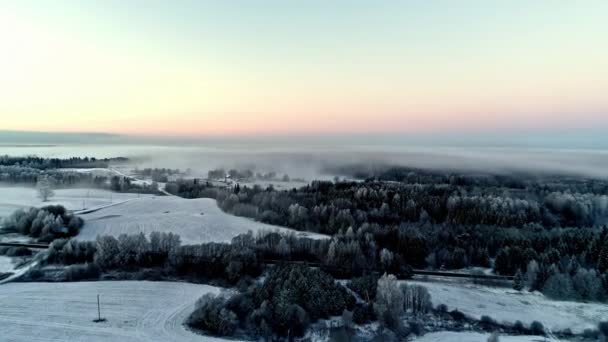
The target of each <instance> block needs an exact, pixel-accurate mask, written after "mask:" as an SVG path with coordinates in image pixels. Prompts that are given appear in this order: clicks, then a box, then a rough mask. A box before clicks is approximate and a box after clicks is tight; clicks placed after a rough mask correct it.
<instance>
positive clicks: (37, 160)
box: [0, 155, 128, 170]
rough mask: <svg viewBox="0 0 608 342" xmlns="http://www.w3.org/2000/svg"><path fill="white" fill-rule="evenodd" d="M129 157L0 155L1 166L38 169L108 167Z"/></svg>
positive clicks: (125, 160)
mask: <svg viewBox="0 0 608 342" xmlns="http://www.w3.org/2000/svg"><path fill="white" fill-rule="evenodd" d="M127 161H128V159H127V158H123V157H117V158H103V159H96V158H93V157H91V158H89V157H71V158H41V157H34V156H28V157H12V156H8V155H5V156H0V165H1V166H21V167H28V168H32V169H38V170H48V169H63V168H107V167H108V166H109V165H110V163H124V162H127Z"/></svg>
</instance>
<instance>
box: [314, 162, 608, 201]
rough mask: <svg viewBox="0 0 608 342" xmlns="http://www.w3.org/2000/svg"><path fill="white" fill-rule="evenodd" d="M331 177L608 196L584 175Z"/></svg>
mask: <svg viewBox="0 0 608 342" xmlns="http://www.w3.org/2000/svg"><path fill="white" fill-rule="evenodd" d="M324 171H325V172H328V173H330V174H340V175H345V176H347V177H351V178H354V179H359V180H367V181H370V180H378V181H389V182H399V183H405V184H450V185H455V186H459V187H463V188H465V189H467V190H472V189H475V188H484V189H486V190H487V191H490V190H494V193H495V194H500V193H501V192H502V190H503V189H512V190H527V191H532V192H534V193H538V192H570V193H592V194H595V195H608V181H606V180H602V179H593V178H585V177H582V176H566V175H552V174H546V173H545V174H542V173H526V172H510V173H502V174H501V173H488V172H471V171H468V172H459V171H454V170H431V169H420V168H412V167H405V166H387V165H371V166H370V165H348V166H339V167H331V168H325V170H324Z"/></svg>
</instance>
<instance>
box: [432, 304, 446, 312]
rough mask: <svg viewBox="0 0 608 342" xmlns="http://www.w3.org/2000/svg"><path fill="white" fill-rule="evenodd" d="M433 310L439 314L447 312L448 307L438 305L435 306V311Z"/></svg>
mask: <svg viewBox="0 0 608 342" xmlns="http://www.w3.org/2000/svg"><path fill="white" fill-rule="evenodd" d="M435 310H437V312H440V313H446V312H448V306H447V305H445V304H439V305H437V309H435Z"/></svg>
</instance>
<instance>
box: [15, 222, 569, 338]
mask: <svg viewBox="0 0 608 342" xmlns="http://www.w3.org/2000/svg"><path fill="white" fill-rule="evenodd" d="M355 241H356V240H354V239H353V238H352V237H346V236H336V237H334V238H333V239H331V240H329V239H327V240H311V239H307V238H296V237H295V236H293V235H281V234H278V233H259V234H258V235H257V236H254V235H253V234H252V233H248V234H244V235H240V236H238V237H236V238H234V239H233V241H232V243H230V244H226V243H205V244H201V245H189V246H182V245H181V243H180V239H179V236H177V235H174V234H171V233H157V232H155V233H152V234H150V236H149V237H146V236H145V235H143V234H138V235H121V236H119V237H118V238H114V237H111V236H102V237H99V238H98V239H97V240H96V241H94V242H87V241H76V240H74V239H72V240H65V239H59V240H55V241H54V242H53V243H52V244H51V246H50V248H49V250H48V253H47V258H46V260H44V261H42V262H41V265H40V267H39V268H36V269H33V270H32V271H30V272H29V273H28V274H26V276H25V277H24V279H22V280H25V281H28V280H29V281H36V280H38V281H39V280H55V281H66V280H67V281H76V280H83V279H87V280H94V279H148V280H163V279H167V280H169V279H170V280H176V279H180V280H188V281H195V282H211V283H214V284H218V285H231V286H232V285H236V288H237V289H238V290H239V293H238V294H235V295H233V296H230V297H228V296H220V297H211V296H206V297H204V298H202V299H201V300H200V301H199V303H197V306H196V309H195V311H194V313H193V314H192V315H191V317H190V318H189V319H188V324H189V325H191V326H192V327H193V328H196V329H202V330H204V331H205V332H206V333H211V334H216V335H222V336H234V337H242V336H246V337H248V338H267V339H272V338H275V337H276V338H285V337H295V336H301V335H302V334H304V333H305V331H306V328H307V327H308V326H309V324H311V323H313V322H314V321H316V320H318V319H325V318H328V317H332V316H337V315H342V322H343V324H344V325H346V326H349V325H351V324H366V323H370V322H375V321H378V322H379V323H380V327H382V328H383V329H385V330H383V332H382V334H383V335H387V334H388V335H387V336H393V337H394V338H395V339H396V340H403V339H404V338H406V337H407V336H408V335H409V334H412V333H415V334H420V333H422V332H424V331H425V329H427V328H429V327H430V326H429V327H427V326H425V322H427V321H428V320H429V319H433V320H437V319H439V320H442V321H446V320H447V321H449V323H450V326H452V327H454V328H455V329H471V327H474V329H481V330H482V331H494V330H496V329H497V328H499V329H501V330H503V331H509V332H510V333H515V334H530V333H536V334H543V333H544V332H543V329H542V325H539V324H538V323H533V324H531V325H529V327H526V326H524V325H523V324H521V323H518V324H515V325H514V326H510V325H504V324H499V323H497V322H496V321H494V320H492V319H491V318H489V317H483V318H482V320H481V321H476V320H472V319H470V318H467V317H466V316H465V315H463V314H462V313H461V312H459V311H458V310H452V311H450V312H448V310H447V308H446V307H445V306H439V307H437V308H433V307H432V306H431V304H430V303H431V298H430V296H429V293H428V292H427V291H426V289H425V288H423V287H420V286H409V285H401V283H399V282H397V280H396V278H395V277H394V276H383V277H380V274H383V273H388V272H389V270H388V268H385V270H384V271H372V270H365V269H364V270H362V271H363V272H362V273H361V274H360V276H359V277H357V276H354V275H353V273H354V272H353V273H351V275H349V276H348V278H351V281H350V282H349V283H347V286H348V288H349V289H350V290H352V292H347V291H345V290H344V288H343V287H341V286H340V284H338V283H336V282H335V281H334V280H333V278H332V275H334V276H339V277H342V275H341V273H342V272H344V269H346V268H350V267H353V263H348V262H345V260H347V258H346V257H344V258H343V259H339V258H336V259H333V258H335V256H334V253H336V255H337V254H340V255H344V254H343V253H346V252H347V251H351V250H352V249H353V248H354V249H356V247H354V246H356V244H357V243H356V242H355ZM347 246H350V247H347ZM332 250H334V252H332ZM389 255H390V254H388V253H387V252H380V256H379V257H378V259H380V260H384V262H387V261H389V260H391V256H389ZM276 258H283V259H285V262H278V264H277V265H275V266H272V265H269V264H268V262H267V261H268V260H273V259H276ZM290 260H291V261H292V262H294V261H302V262H304V261H306V260H325V263H324V265H323V266H321V267H315V268H309V267H307V266H306V265H305V264H301V265H300V264H297V263H296V264H294V263H291V262H290ZM330 262H333V264H331V265H334V267H329V265H330ZM384 262H382V261H379V263H380V264H382V263H384ZM49 264H51V266H52V265H53V264H60V265H66V267H63V268H58V267H50V268H49V269H50V272H51V274H52V272H57V270H58V269H61V274H60V275H57V274H55V275H51V276H50V277H48V276H47V275H46V274H45V269H46V266H47V265H49ZM339 264H342V265H339ZM355 265H356V264H355ZM338 266H340V267H338ZM577 273H578V272H577ZM260 276H262V278H260ZM255 279H261V282H260V281H256V280H255ZM349 293H350V294H349ZM352 294H356V296H355V297H353V295H352ZM429 315H430V316H429Z"/></svg>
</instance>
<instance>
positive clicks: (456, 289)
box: [407, 281, 608, 341]
mask: <svg viewBox="0 0 608 342" xmlns="http://www.w3.org/2000/svg"><path fill="white" fill-rule="evenodd" d="M407 283H408V284H418V285H422V286H424V287H426V288H427V289H428V290H429V293H430V294H431V301H432V302H433V305H434V306H437V305H439V304H445V305H447V306H448V310H453V309H458V310H459V311H461V312H462V313H464V314H466V315H468V316H470V317H473V318H476V319H480V318H481V316H483V315H487V316H490V317H492V318H493V319H495V320H496V321H498V322H508V323H515V322H516V321H518V320H519V321H521V322H522V323H523V324H524V325H525V326H529V325H530V324H531V323H532V322H533V321H539V322H541V323H542V324H543V326H545V328H549V329H550V330H551V331H553V332H556V331H560V330H564V329H567V328H569V329H571V330H572V332H574V333H582V332H583V330H585V329H587V328H589V329H596V328H597V324H598V323H599V322H600V321H602V320H605V319H606V318H607V317H608V305H607V304H601V303H581V302H573V301H556V300H552V299H549V298H547V297H545V296H544V295H542V294H541V293H538V292H533V293H531V292H527V291H521V292H520V291H515V290H512V289H508V288H493V287H486V286H480V285H473V284H466V283H438V282H426V281H407ZM429 341H432V340H429ZM484 341H485V340H484ZM501 341H502V338H501Z"/></svg>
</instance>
